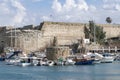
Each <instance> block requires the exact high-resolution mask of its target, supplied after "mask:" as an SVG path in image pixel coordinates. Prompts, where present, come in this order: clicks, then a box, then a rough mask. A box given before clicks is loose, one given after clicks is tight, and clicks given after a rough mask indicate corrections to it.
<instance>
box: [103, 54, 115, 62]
mask: <svg viewBox="0 0 120 80" xmlns="http://www.w3.org/2000/svg"><path fill="white" fill-rule="evenodd" d="M113 61H114V57H113V56H112V55H110V53H104V54H103V58H102V59H101V63H112V62H113Z"/></svg>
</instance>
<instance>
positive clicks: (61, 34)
mask: <svg viewBox="0 0 120 80" xmlns="http://www.w3.org/2000/svg"><path fill="white" fill-rule="evenodd" d="M41 24H42V26H39V27H40V28H39V29H40V30H34V29H33V30H29V29H28V30H24V29H23V30H17V32H16V36H17V37H13V38H12V39H13V40H12V41H13V47H18V48H20V49H22V50H23V51H24V52H25V53H29V52H32V51H38V50H40V49H43V48H45V47H48V46H50V45H51V44H52V42H53V39H54V37H57V40H58V41H57V42H58V45H70V44H72V43H75V42H76V41H77V40H78V39H81V38H83V39H84V38H85V35H84V25H85V24H82V23H63V22H43V23H41ZM97 25H99V26H101V27H103V30H104V31H105V32H106V37H107V38H110V37H118V36H120V25H110V24H97ZM13 32H14V31H13ZM6 33H7V34H6ZM13 34H15V33H13ZM10 35H11V33H10V30H9V31H7V30H6V32H1V34H0V44H2V43H3V42H2V41H4V46H5V47H8V46H11V38H10ZM13 36H15V35H13Z"/></svg>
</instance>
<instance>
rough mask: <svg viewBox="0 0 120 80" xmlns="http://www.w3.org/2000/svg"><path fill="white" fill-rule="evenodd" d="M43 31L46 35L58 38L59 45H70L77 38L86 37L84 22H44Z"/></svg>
mask: <svg viewBox="0 0 120 80" xmlns="http://www.w3.org/2000/svg"><path fill="white" fill-rule="evenodd" d="M41 31H43V36H44V37H49V38H53V37H54V36H55V37H57V39H58V44H59V45H68V44H71V43H73V42H75V41H76V40H77V39H81V38H84V36H85V35H84V24H77V23H62V22H44V24H43V26H42V29H41Z"/></svg>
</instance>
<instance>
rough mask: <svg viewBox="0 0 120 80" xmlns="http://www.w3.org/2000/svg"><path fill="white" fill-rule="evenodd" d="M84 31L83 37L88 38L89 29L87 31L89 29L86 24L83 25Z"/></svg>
mask: <svg viewBox="0 0 120 80" xmlns="http://www.w3.org/2000/svg"><path fill="white" fill-rule="evenodd" d="M84 33H85V38H89V33H90V31H89V29H88V28H87V26H86V25H84Z"/></svg>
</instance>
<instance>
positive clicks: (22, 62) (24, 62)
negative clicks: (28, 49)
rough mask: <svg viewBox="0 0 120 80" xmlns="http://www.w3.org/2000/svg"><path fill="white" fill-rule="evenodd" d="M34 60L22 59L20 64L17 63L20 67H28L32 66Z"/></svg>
mask: <svg viewBox="0 0 120 80" xmlns="http://www.w3.org/2000/svg"><path fill="white" fill-rule="evenodd" d="M31 61H32V58H31V57H20V62H18V63H16V65H18V66H22V67H26V66H31V65H32V62H31Z"/></svg>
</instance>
